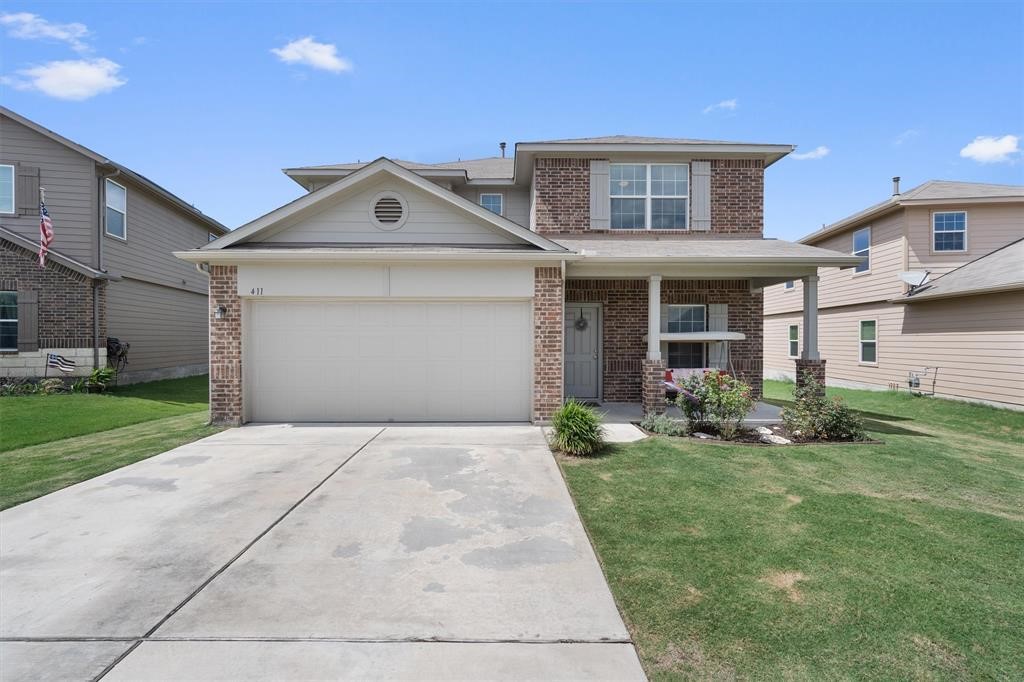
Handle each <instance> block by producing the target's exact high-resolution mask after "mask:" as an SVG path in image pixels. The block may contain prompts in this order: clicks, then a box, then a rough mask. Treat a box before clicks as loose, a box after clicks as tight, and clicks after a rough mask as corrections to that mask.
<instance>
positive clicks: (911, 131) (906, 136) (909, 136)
mask: <svg viewBox="0 0 1024 682" xmlns="http://www.w3.org/2000/svg"><path fill="white" fill-rule="evenodd" d="M920 134H921V131H920V130H917V129H916V128H908V129H907V130H904V131H903V132H902V133H900V134H899V135H897V136H896V137H895V138H893V141H892V143H893V144H894V145H896V146H897V147H899V146H900V145H902V144H904V143H906V142H910V141H911V140H913V139H914V138H915V137H917V136H918V135H920Z"/></svg>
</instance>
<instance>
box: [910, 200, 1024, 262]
mask: <svg viewBox="0 0 1024 682" xmlns="http://www.w3.org/2000/svg"><path fill="white" fill-rule="evenodd" d="M936 211H942V212H946V211H965V212H966V213H967V251H966V252H962V253H948V252H938V253H935V252H933V251H932V213H935V212H936ZM907 223H908V226H909V235H910V238H909V253H908V265H909V269H911V270H928V271H930V272H931V273H932V276H933V277H934V276H937V275H941V274H945V273H947V272H949V271H950V270H952V269H954V268H958V267H960V266H961V265H963V264H965V263H968V262H970V261H972V260H976V259H978V258H981V257H982V256H984V255H985V254H987V253H991V252H993V251H995V250H996V249H998V248H999V247H1001V246H1005V245H1006V244H1009V243H1010V242H1012V241H1015V240H1017V239H1020V238H1021V237H1024V204H1021V203H1018V204H972V205H965V206H913V207H909V208H907Z"/></svg>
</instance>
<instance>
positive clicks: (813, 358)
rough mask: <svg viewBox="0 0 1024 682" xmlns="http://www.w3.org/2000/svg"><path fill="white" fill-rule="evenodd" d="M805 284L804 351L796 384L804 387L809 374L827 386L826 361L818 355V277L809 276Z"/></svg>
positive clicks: (801, 354)
mask: <svg viewBox="0 0 1024 682" xmlns="http://www.w3.org/2000/svg"><path fill="white" fill-rule="evenodd" d="M803 284H804V338H803V351H802V352H801V353H800V358H799V359H798V360H797V361H796V383H797V386H802V385H803V384H804V380H805V377H806V375H807V374H810V375H811V376H813V377H814V379H815V380H816V381H817V382H818V383H819V384H821V386H822V388H823V389H824V386H825V361H824V360H822V359H821V355H819V354H818V276H817V275H808V276H807V277H804V278H803Z"/></svg>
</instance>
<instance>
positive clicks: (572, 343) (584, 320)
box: [565, 304, 601, 400]
mask: <svg viewBox="0 0 1024 682" xmlns="http://www.w3.org/2000/svg"><path fill="white" fill-rule="evenodd" d="M600 348H601V311H600V308H599V307H598V306H596V305H592V304H591V305H587V304H582V305H566V306H565V395H566V397H568V398H585V399H589V400H597V399H598V398H600V395H598V392H599V391H598V377H599V374H598V372H599V369H600V366H599V363H600V358H599V355H600Z"/></svg>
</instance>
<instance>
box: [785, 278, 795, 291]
mask: <svg viewBox="0 0 1024 682" xmlns="http://www.w3.org/2000/svg"><path fill="white" fill-rule="evenodd" d="M795 286H796V284H794V283H793V280H791V279H787V280H786V284H785V288H786V290H789V289H792V288H793V287H795Z"/></svg>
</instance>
